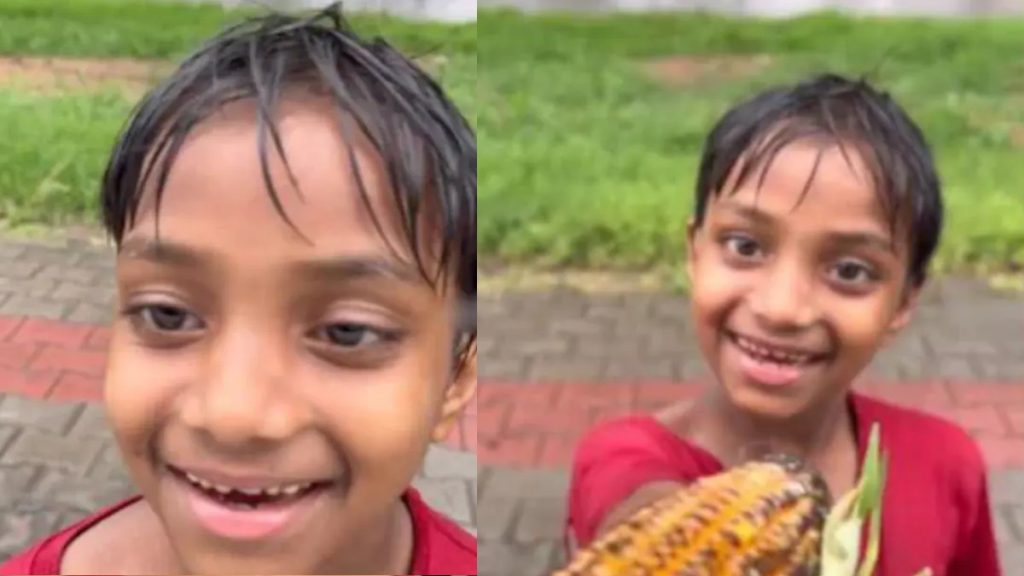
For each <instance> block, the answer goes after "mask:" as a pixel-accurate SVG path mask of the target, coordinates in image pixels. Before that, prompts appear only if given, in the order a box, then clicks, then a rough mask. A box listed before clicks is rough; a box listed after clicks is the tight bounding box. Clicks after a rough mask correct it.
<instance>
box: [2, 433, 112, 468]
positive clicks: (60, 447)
mask: <svg viewBox="0 0 1024 576" xmlns="http://www.w3.org/2000/svg"><path fill="white" fill-rule="evenodd" d="M102 447H103V444H102V442H100V441H99V440H95V439H92V438H73V437H70V438H69V437H65V436H61V435H58V434H53V433H51V432H44V431H41V430H34V429H29V430H25V431H24V432H22V434H21V435H19V436H18V438H17V439H16V440H15V441H14V443H13V444H11V447H10V448H8V449H7V451H6V452H5V453H4V463H5V464H14V465H18V464H39V465H43V466H47V467H49V468H52V469H57V470H63V471H66V472H68V473H72V474H79V475H81V474H85V472H86V471H87V470H88V469H89V466H90V465H91V464H92V462H93V461H94V460H95V459H96V457H97V456H98V455H99V452H100V450H101V449H102Z"/></svg>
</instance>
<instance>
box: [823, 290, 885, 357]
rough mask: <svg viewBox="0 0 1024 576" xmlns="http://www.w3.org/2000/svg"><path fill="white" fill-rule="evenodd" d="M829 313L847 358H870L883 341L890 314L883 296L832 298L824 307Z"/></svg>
mask: <svg viewBox="0 0 1024 576" xmlns="http://www.w3.org/2000/svg"><path fill="white" fill-rule="evenodd" d="M827 309H828V310H829V311H830V313H831V314H832V319H833V320H832V322H831V324H832V325H833V326H835V327H836V331H837V332H838V336H839V341H840V343H841V344H842V346H843V348H844V349H845V350H846V352H847V356H848V357H850V359H851V360H855V361H858V362H863V361H864V359H865V358H867V359H870V357H871V356H873V355H874V354H875V352H876V351H877V350H878V348H879V347H880V346H881V345H882V344H883V343H884V341H885V335H886V333H887V332H888V326H889V322H890V320H891V316H892V315H891V313H890V312H889V310H890V306H889V303H888V302H887V301H886V299H885V298H883V297H872V298H870V299H864V300H852V301H851V300H838V299H837V300H836V301H835V302H833V303H830V304H829V307H828V308H827Z"/></svg>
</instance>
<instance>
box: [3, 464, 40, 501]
mask: <svg viewBox="0 0 1024 576" xmlns="http://www.w3.org/2000/svg"><path fill="white" fill-rule="evenodd" d="M36 473H37V468H36V467H35V466H25V465H22V466H9V465H0V509H4V508H8V507H13V506H14V505H15V504H16V503H17V502H18V500H21V499H23V498H25V494H26V491H27V489H28V488H29V483H30V482H31V481H32V479H33V478H34V477H35V476H36Z"/></svg>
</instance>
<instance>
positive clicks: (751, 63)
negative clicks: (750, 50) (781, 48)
mask: <svg viewBox="0 0 1024 576" xmlns="http://www.w3.org/2000/svg"><path fill="white" fill-rule="evenodd" d="M773 63H774V59H773V58H772V57H771V56H770V55H767V54H761V55H743V56H736V55H693V54H690V55H676V56H666V57H662V58H655V59H653V60H647V61H645V62H643V63H641V66H642V67H643V70H644V72H645V73H646V74H647V75H648V76H649V77H650V78H652V79H653V80H655V81H656V82H658V83H659V84H662V85H665V86H668V87H671V88H682V87H686V86H692V85H694V84H698V83H700V82H705V81H709V80H734V79H737V78H744V77H747V76H753V75H754V74H757V73H760V72H763V71H765V70H767V69H768V67H770V66H771V65H772V64H773Z"/></svg>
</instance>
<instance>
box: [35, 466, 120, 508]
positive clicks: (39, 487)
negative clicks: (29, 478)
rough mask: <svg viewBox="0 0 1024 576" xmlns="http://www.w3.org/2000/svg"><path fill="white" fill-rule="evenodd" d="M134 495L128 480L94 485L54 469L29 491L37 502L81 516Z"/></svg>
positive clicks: (87, 480)
mask: <svg viewBox="0 0 1024 576" xmlns="http://www.w3.org/2000/svg"><path fill="white" fill-rule="evenodd" d="M135 493H136V490H135V487H134V486H133V485H132V484H131V482H128V481H127V480H122V481H114V480H109V481H106V482H97V481H96V480H95V479H92V478H82V477H80V476H74V475H70V474H67V473H65V472H61V471H58V470H54V469H51V470H47V472H46V473H44V474H43V475H42V477H41V478H40V479H39V481H38V482H37V483H36V484H35V486H33V487H32V497H33V498H35V499H36V500H38V501H40V502H46V503H47V505H48V506H57V507H59V508H62V509H64V510H73V511H75V512H78V513H81V514H88V513H90V512H95V511H96V510H99V509H101V508H105V507H107V506H110V505H112V504H115V503H117V502H119V501H121V500H124V499H125V498H128V497H129V496H132V495H133V494H135Z"/></svg>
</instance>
